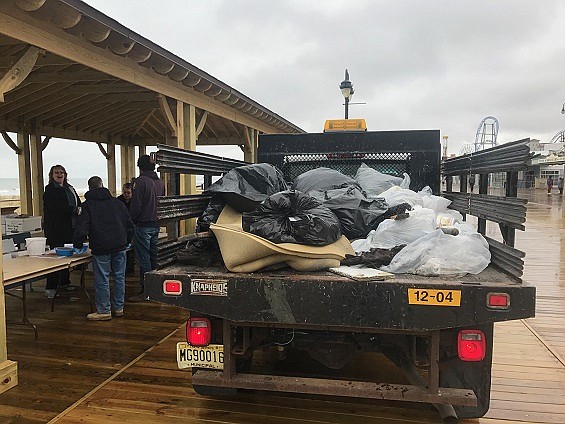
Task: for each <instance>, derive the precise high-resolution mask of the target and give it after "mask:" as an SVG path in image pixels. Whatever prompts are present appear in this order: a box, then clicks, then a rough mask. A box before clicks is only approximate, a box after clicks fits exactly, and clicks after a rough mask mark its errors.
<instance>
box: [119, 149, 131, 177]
mask: <svg viewBox="0 0 565 424" xmlns="http://www.w3.org/2000/svg"><path fill="white" fill-rule="evenodd" d="M128 160H129V156H128V146H127V144H125V143H124V142H123V141H122V144H120V164H121V179H120V181H121V185H122V186H123V185H124V184H125V183H129V182H131V176H130V173H129V164H128Z"/></svg>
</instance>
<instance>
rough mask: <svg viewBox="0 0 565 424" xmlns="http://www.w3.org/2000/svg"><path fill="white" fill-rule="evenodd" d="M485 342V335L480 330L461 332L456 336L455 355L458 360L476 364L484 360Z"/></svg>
mask: <svg viewBox="0 0 565 424" xmlns="http://www.w3.org/2000/svg"><path fill="white" fill-rule="evenodd" d="M486 351H487V342H486V340H485V333H483V332H482V331H480V330H461V331H460V332H459V334H458V336H457V353H458V354H459V359H461V360H462V361H467V362H477V361H482V360H483V359H485V356H486Z"/></svg>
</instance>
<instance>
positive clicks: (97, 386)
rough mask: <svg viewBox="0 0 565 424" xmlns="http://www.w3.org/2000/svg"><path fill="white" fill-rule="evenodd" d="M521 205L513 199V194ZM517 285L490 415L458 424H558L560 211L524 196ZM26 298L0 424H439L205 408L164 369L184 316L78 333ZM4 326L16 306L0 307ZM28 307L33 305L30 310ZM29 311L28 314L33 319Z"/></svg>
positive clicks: (286, 402)
mask: <svg viewBox="0 0 565 424" xmlns="http://www.w3.org/2000/svg"><path fill="white" fill-rule="evenodd" d="M521 195H524V194H523V193H521ZM526 197H529V198H530V201H531V203H530V204H529V206H528V222H527V231H526V232H525V233H524V234H518V235H517V247H519V248H520V249H522V250H525V251H526V252H527V257H526V269H525V279H526V280H527V281H529V282H531V283H533V284H535V285H536V286H537V288H538V304H537V316H536V318H533V319H529V320H526V321H513V322H508V323H499V324H497V325H496V326H495V346H494V364H493V380H492V383H493V386H492V396H491V399H492V400H491V408H490V410H489V412H488V414H487V415H486V417H484V418H482V419H480V420H468V421H464V422H469V423H484V424H494V423H504V424H513V423H522V424H524V423H565V361H564V359H563V358H564V357H565V337H564V336H565V330H564V328H565V278H562V275H563V277H565V265H562V262H563V261H565V220H564V219H563V218H564V216H563V214H564V210H563V199H562V198H561V197H559V196H558V195H552V196H549V197H548V196H547V195H546V194H545V193H542V192H541V191H537V192H536V193H535V194H527V196H526ZM39 295H40V293H32V299H31V300H30V304H33V306H32V307H31V308H32V319H35V321H37V322H38V323H39V324H40V330H39V331H40V339H39V341H38V342H34V341H33V337H32V336H31V335H30V334H29V332H28V330H23V329H21V328H13V327H10V328H9V329H8V343H9V344H8V349H9V354H10V356H11V359H14V360H17V361H18V363H19V367H20V384H19V385H18V386H17V387H16V388H14V389H12V390H10V391H8V392H7V393H5V394H3V395H0V422H2V423H4V422H7V423H14V424H15V423H42V422H47V421H49V420H52V422H58V423H77V422H81V423H93V424H94V423H109V422H121V423H124V424H126V423H178V422H183V423H189V424H190V423H242V424H243V423H250V424H259V423H261V424H263V423H265V424H267V423H268V424H271V423H272V424H278V423H281V424H282V423H285V424H286V423H289V422H290V423H295V424H307V423H308V424H310V423H311V424H314V423H316V424H318V423H333V424H341V423H344V424H345V423H347V424H349V423H355V424H376V423H379V424H380V423H384V424H388V423H395V424H398V423H440V422H441V420H440V418H439V415H438V414H437V413H436V412H435V411H433V410H431V409H429V408H428V407H427V405H419V404H406V403H402V404H400V403H392V402H388V403H387V402H371V401H365V400H353V401H349V400H344V399H337V398H328V397H322V396H290V395H281V394H269V393H267V394H264V393H258V392H246V393H243V394H241V395H239V396H237V397H224V398H205V397H201V396H198V395H196V394H195V393H194V391H193V390H192V388H191V384H190V373H187V372H184V373H182V372H181V371H179V370H177V369H176V362H175V359H174V347H175V344H176V342H177V341H179V340H181V339H182V338H183V330H182V328H180V329H178V330H177V328H178V326H179V324H180V323H181V322H182V321H183V318H184V315H185V314H184V313H183V312H182V311H179V310H177V309H174V308H165V307H160V306H158V305H149V304H143V305H127V306H128V311H126V316H125V317H124V319H123V320H119V319H114V320H113V321H112V322H109V323H87V322H86V321H85V320H84V314H83V313H84V312H85V305H84V304H81V303H80V302H64V301H61V302H60V305H58V306H57V309H56V311H55V313H54V314H52V313H50V312H49V311H48V307H47V305H48V304H47V302H46V300H45V299H44V298H43V299H42V298H41V297H40V296H39ZM8 301H9V304H8V307H9V310H8V314H11V313H17V310H18V309H17V308H18V306H19V305H17V304H16V303H14V302H13V301H11V300H10V299H8ZM34 302H35V303H34ZM39 311H40V312H39Z"/></svg>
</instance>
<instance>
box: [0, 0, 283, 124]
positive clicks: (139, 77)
mask: <svg viewBox="0 0 565 424" xmlns="http://www.w3.org/2000/svg"><path fill="white" fill-rule="evenodd" d="M0 11H1V12H2V13H0V31H1V32H2V33H4V34H9V35H10V36H11V37H14V38H17V39H19V40H21V41H23V42H25V43H28V44H32V45H35V46H37V47H40V48H43V49H45V50H46V51H49V52H51V53H54V54H56V55H59V56H62V57H65V58H67V59H69V60H71V61H73V62H77V63H80V64H83V65H85V66H88V67H90V68H92V69H96V70H98V71H100V72H102V74H101V76H103V77H104V78H110V79H112V78H118V79H122V80H124V81H128V82H130V83H133V84H136V85H139V86H141V87H144V88H147V89H149V90H151V91H155V92H157V93H161V94H164V95H166V96H169V97H171V98H173V99H177V100H181V101H183V102H185V103H188V104H192V105H194V106H195V107H198V108H200V109H203V110H207V111H209V112H211V113H213V114H215V115H218V116H221V117H223V118H226V119H229V120H231V121H234V122H237V123H240V124H242V125H246V126H249V127H252V128H256V129H259V130H261V131H263V132H265V133H277V132H281V129H280V128H278V127H276V126H273V125H271V124H269V123H267V122H265V121H262V120H259V119H256V118H254V117H252V116H250V115H247V114H245V113H242V112H240V111H238V110H237V109H234V108H232V107H230V106H228V105H226V104H225V103H222V102H220V101H218V100H216V99H214V98H212V97H208V96H206V95H205V94H204V93H200V92H198V91H195V90H192V89H189V88H187V87H186V86H185V85H184V84H182V82H178V81H174V80H172V79H170V78H169V77H167V76H164V75H159V74H157V73H156V72H155V71H154V70H153V69H148V68H144V67H143V66H141V65H139V64H137V63H135V62H134V61H132V60H131V59H129V58H127V57H121V56H117V55H115V54H114V53H112V52H110V51H108V50H103V49H100V48H98V47H97V46H95V45H93V44H91V43H90V42H88V41H87V40H84V39H82V38H81V37H77V36H74V35H72V34H69V33H66V32H63V31H57V32H56V33H55V32H53V29H52V28H51V26H50V23H49V22H42V21H38V20H37V19H34V18H33V17H32V16H30V15H29V14H27V13H26V12H24V11H22V10H19V9H18V8H14V7H10V6H9V4H5V3H2V2H0ZM76 74H77V75H76V78H78V79H80V78H81V77H80V76H79V75H78V74H81V73H76ZM108 75H111V76H112V77H108ZM68 76H69V77H71V75H68ZM59 80H60V79H59ZM82 80H84V79H82ZM75 81H76V79H75Z"/></svg>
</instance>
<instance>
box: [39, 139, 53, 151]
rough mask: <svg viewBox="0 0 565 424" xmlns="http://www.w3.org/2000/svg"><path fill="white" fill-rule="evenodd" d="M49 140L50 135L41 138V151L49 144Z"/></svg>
mask: <svg viewBox="0 0 565 424" xmlns="http://www.w3.org/2000/svg"><path fill="white" fill-rule="evenodd" d="M50 141H51V137H50V136H47V137H45V138H44V139H43V141H42V142H41V151H43V150H45V149H47V146H48V145H49V142H50Z"/></svg>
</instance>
